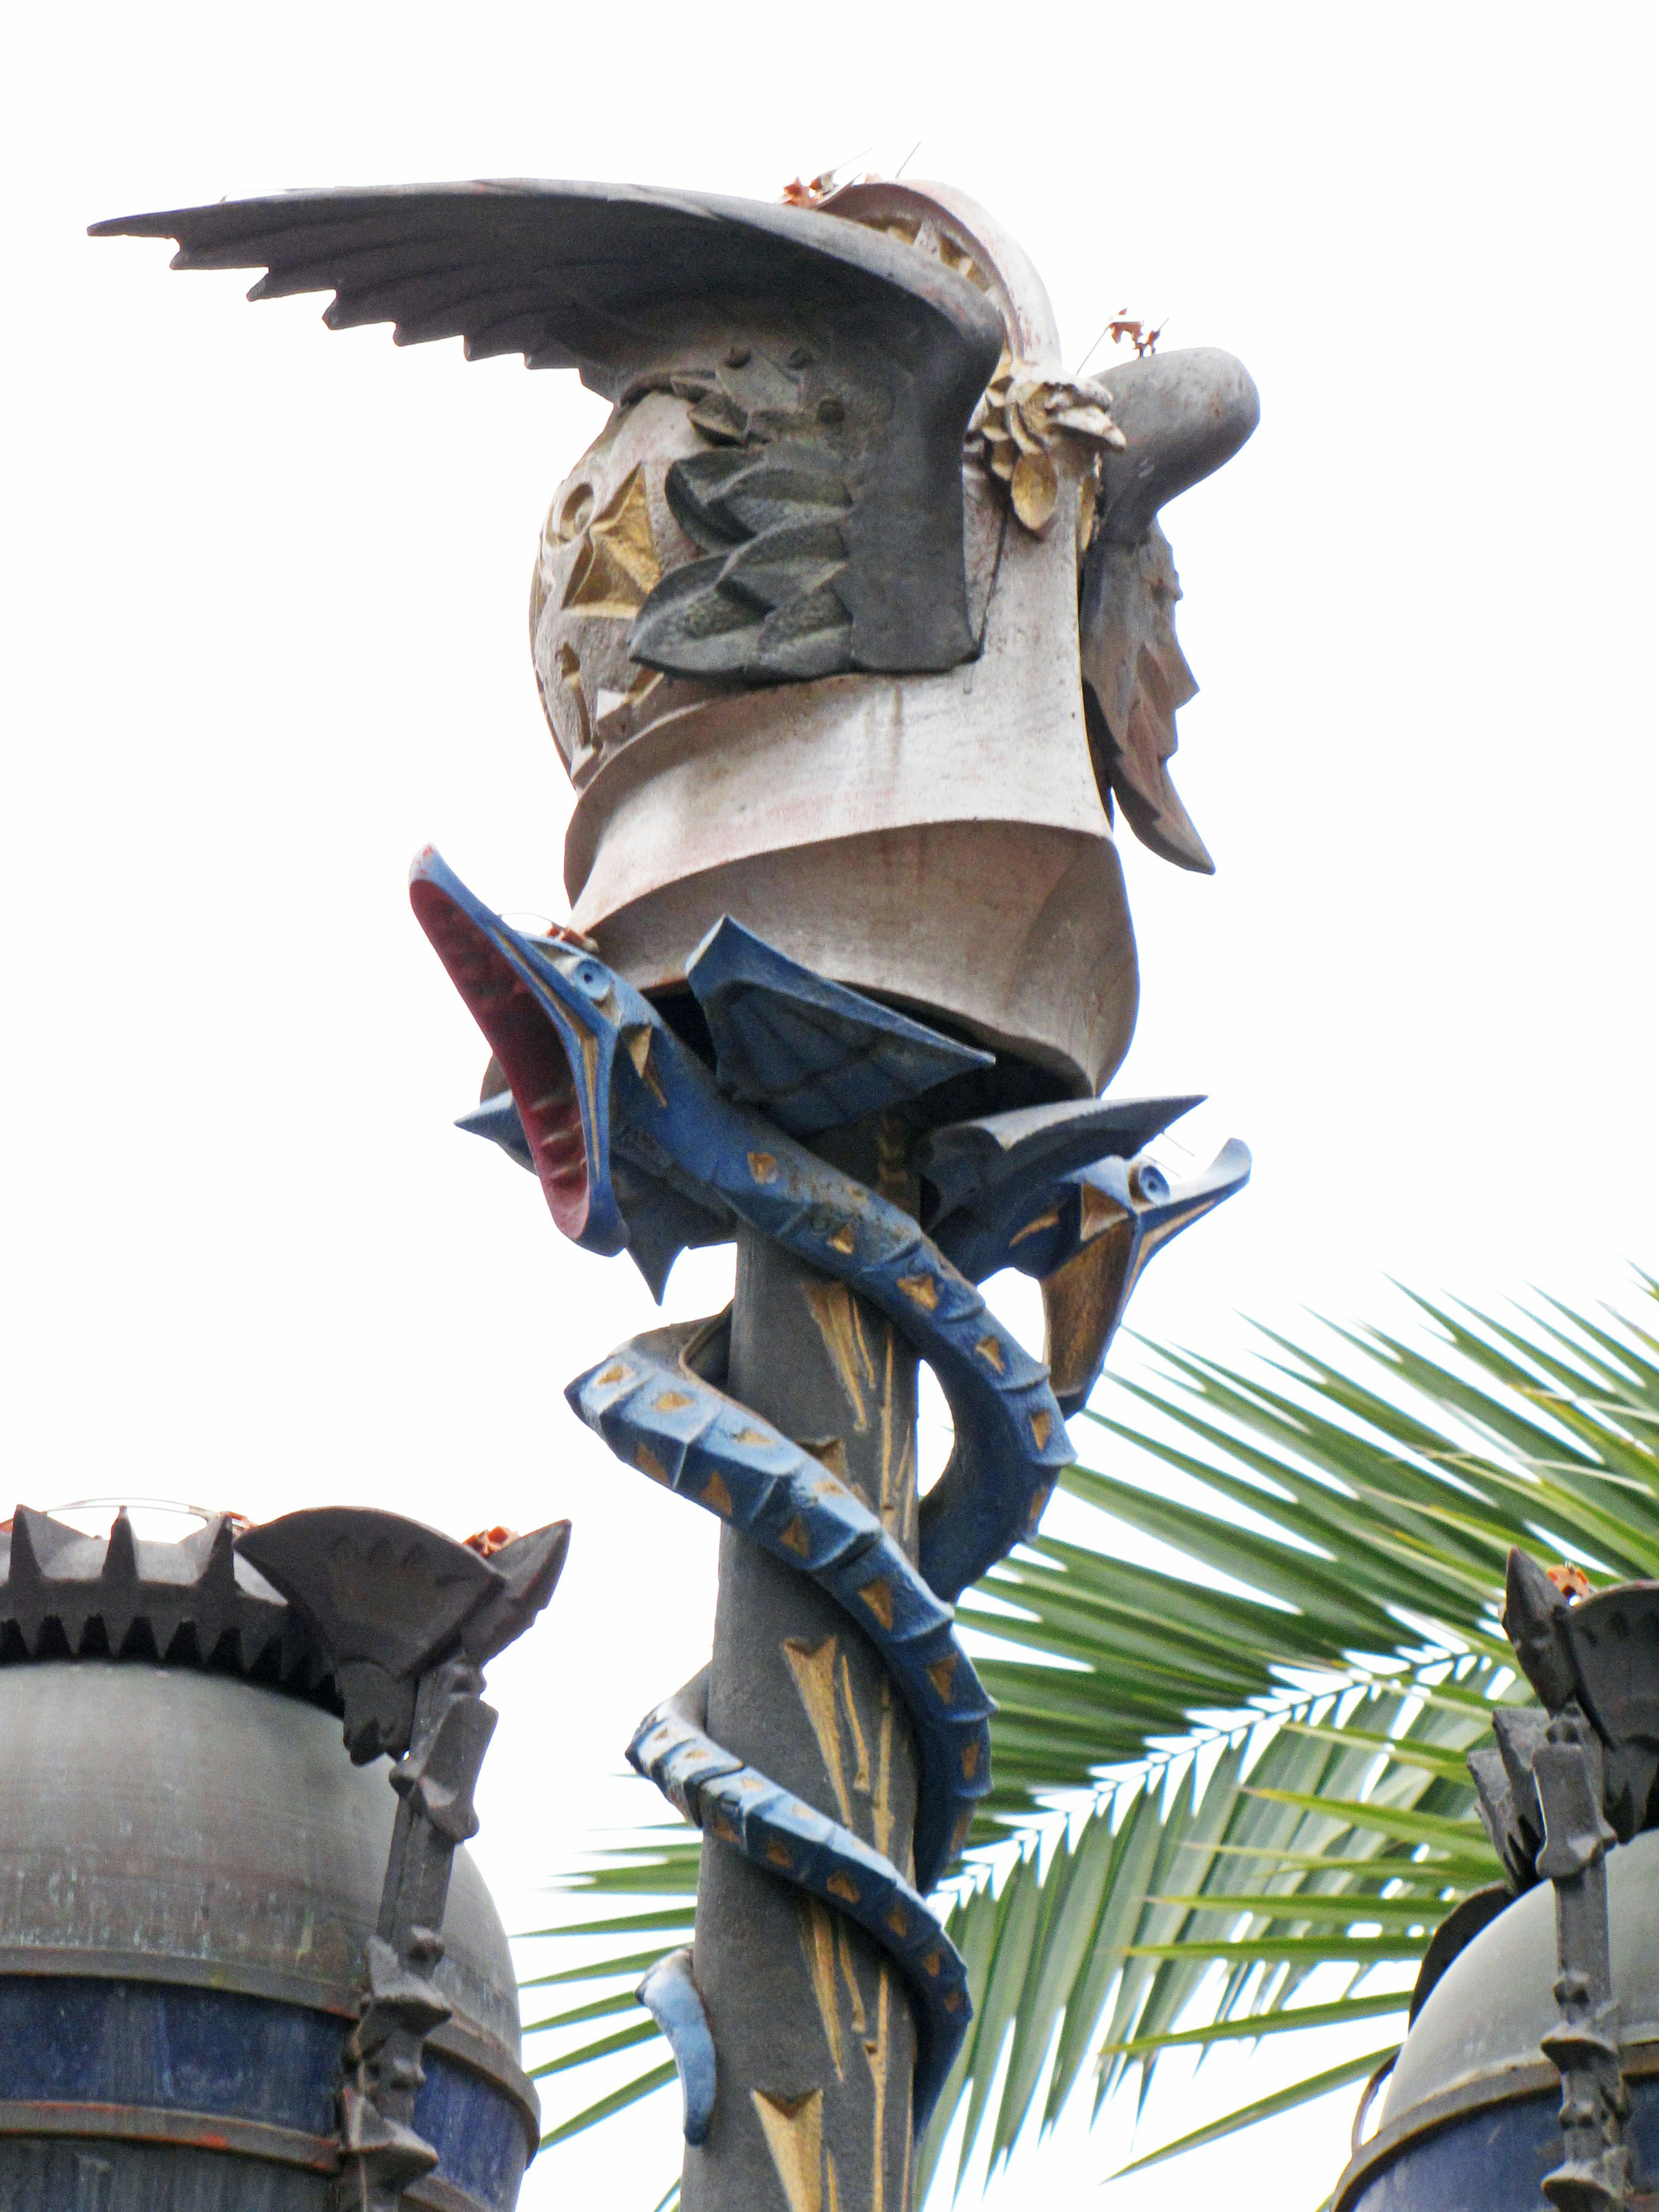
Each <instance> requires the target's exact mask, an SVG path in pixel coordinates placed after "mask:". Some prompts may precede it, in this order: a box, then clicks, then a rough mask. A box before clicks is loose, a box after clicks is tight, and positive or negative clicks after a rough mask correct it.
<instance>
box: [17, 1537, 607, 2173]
mask: <svg viewBox="0 0 1659 2212" xmlns="http://www.w3.org/2000/svg"><path fill="white" fill-rule="evenodd" d="M500 1534H501V1535H502V1536H503V1537H504V1538H505V1536H506V1532H505V1531H502V1532H500ZM568 1535H569V1523H568V1522H556V1523H554V1524H553V1525H552V1526H550V1527H549V1528H542V1529H538V1531H537V1532H536V1533H535V1534H533V1535H530V1536H524V1537H520V1538H516V1539H511V1540H508V1541H502V1542H500V1543H494V1544H489V1545H488V1546H487V1547H486V1543H485V1541H483V1540H478V1539H475V1540H474V1541H473V1542H472V1544H471V1545H464V1544H459V1543H457V1542H456V1541H454V1540H453V1538H451V1537H448V1536H443V1535H440V1534H438V1533H437V1531H436V1530H435V1529H431V1528H423V1527H422V1525H421V1524H420V1523H419V1522H414V1521H407V1520H404V1519H403V1518H401V1517H400V1516H398V1515H396V1514H392V1513H383V1512H374V1511H361V1510H350V1509H345V1508H325V1509H323V1510H313V1511H309V1512H301V1513H293V1514H289V1515H288V1516H285V1517H284V1518H283V1519H282V1520H279V1521H275V1522H267V1523H266V1524H265V1525H264V1526H263V1527H258V1528H250V1527H249V1526H248V1524H247V1522H245V1521H240V1520H237V1519H234V1518H233V1517H232V1516H228V1515H223V1514H220V1515H215V1516H212V1517H211V1518H210V1519H208V1520H206V1521H205V1522H204V1525H202V1526H201V1527H199V1528H197V1529H196V1530H195V1531H194V1533H193V1534H191V1535H189V1536H187V1537H186V1538H185V1539H184V1541H180V1542H177V1543H153V1542H149V1541H143V1540H141V1539H139V1538H137V1536H136V1535H135V1534H134V1531H133V1526H132V1522H131V1519H130V1518H129V1517H128V1515H127V1513H126V1511H125V1509H124V1510H122V1512H121V1513H120V1514H119V1515H118V1517H117V1519H116V1521H115V1522H114V1525H113V1526H112V1528H111V1530H110V1532H109V1535H108V1537H107V1539H104V1538H101V1537H92V1536H87V1535H83V1534H81V1533H79V1531H77V1530H76V1528H73V1527H72V1526H70V1524H69V1523H68V1522H65V1521H63V1520H59V1519H57V1518H54V1517H53V1516H51V1515H49V1514H46V1513H36V1512H33V1511H31V1510H30V1509H29V1508H28V1507H27V1506H26V1505H20V1506H18V1507H17V1509H16V1510H15V1513H14V1515H13V1516H12V1517H11V1519H10V1520H9V1521H8V1522H5V1523H4V1524H3V1527H0V1711H3V1712H4V1714H5V1717H6V1727H5V1729H4V1731H3V1735H4V1747H3V1752H0V1758H3V1760H4V1762H5V1765H4V1773H5V1779H6V1784H7V1787H6V1790H5V1792H4V1802H3V1808H0V1869H3V1875H4V1880H3V1890H4V1896H5V1903H4V1905H3V1908H0V2015H3V2017H4V2020H5V2023H6V2027H7V2031H8V2033H7V2035H6V2039H5V2053H6V2056H5V2059H4V2063H3V2080H0V2088H3V2097H0V2198H3V2201H4V2203H6V2204H7V2205H8V2206H9V2207H15V2208H16V2212H52V2208H55V2207H57V2206H59V2205H63V2204H67V2203H82V2202H84V2201H85V2200H86V2197H87V2193H88V2190H91V2191H94V2193H95V2195H96V2197H97V2201H98V2202H99V2203H100V2205H104V2206H106V2207H107V2208H109V2212H138V2208H140V2207H142V2208H143V2212H185V2208H188V2212H231V2208H233V2207H246V2206H247V2205H249V2204H251V2203H258V2204H260V2205H270V2206H276V2205H279V2204H280V2205H281V2206H282V2207H283V2212H347V2208H349V2212H394V2208H396V2207H398V2206H400V2205H403V2204H405V2203H406V2204H408V2205H409V2206H410V2212H417V2208H427V2212H512V2208H513V2205H514V2203H516V2202H517V2199H518V2194H519V2184H520V2178H521V2176H522V2174H523V2172H524V2169H525V2166H526V2162H527V2160H529V2158H530V2157H532V2156H533V2154H534V2152H535V2148H536V2138H537V2132H538V2112H537V2106H536V2092H535V2088H534V2085H533V2084H532V2082H531V2081H529V2080H528V2079H527V2077H526V2075H525V2073H524V2071H523V2069H522V2068H521V2066H520V2050H519V2021H518V2013H517V2008H516V2004H515V2002H514V1997H515V1992H514V1989H513V1962H512V1954H511V1953H510V1951H509V1950H508V1948H507V1936H506V1933H505V1931H504V1930H503V1929H502V1927H501V1922H500V1921H499V1919H498V1918H497V1917H496V1915H495V1908H494V1906H493V1905H492V1904H491V1903H490V1899H489V1893H488V1892H487V1891H486V1889H485V1888H484V1886H483V1881H482V1879H481V1877H480V1875H479V1874H478V1872H477V1869H476V1867H474V1866H473V1865H472V1864H471V1863H470V1862H469V1861H468V1859H467V1858H466V1857H465V1853H462V1854H461V1856H459V1857H457V1852H458V1850H459V1847H460V1846H461V1845H463V1844H465V1843H466V1842H467V1841H468V1840H469V1839H470V1838H471V1836H472V1835H473V1834H474V1833H475V1832H476V1831H477V1825H478V1824H477V1817H476V1815H475V1814H474V1812H473V1809H472V1802H471V1801H472V1789H473V1785H474V1784H475V1783H476V1781H477V1773H478V1769H479V1766H480V1765H481V1763H482V1761H483V1755H484V1753H485V1751H486V1750H487V1748H488V1747H489V1738H490V1734H491V1731H492V1729H493V1728H494V1725H495V1714H494V1713H493V1712H492V1711H491V1710H490V1708H489V1706H488V1705H485V1704H484V1702H483V1698H482V1696H481V1695H480V1692H482V1690H483V1674H482V1673H481V1671H480V1669H481V1668H482V1667H483V1665H484V1664H486V1663H487V1662H489V1660H490V1659H492V1658H493V1657H494V1656H495V1655H496V1653H498V1652H499V1651H501V1650H504V1649H505V1648H506V1646H507V1644H511V1643H512V1642H513V1640H514V1639H515V1638H517V1637H518V1636H520V1635H521V1634H522V1633H523V1632H524V1631H525V1630H526V1629H527V1628H528V1627H529V1626H530V1625H531V1623H532V1620H534V1618H535V1616H536V1615H537V1614H538V1613H539V1612H540V1611H541V1609H542V1607H544V1605H545V1604H546V1603H547V1601H548V1600H549V1598H550V1595H551V1594H552V1590H553V1587H554V1584H555V1583H556V1581H557V1579H558V1576H559V1571H560V1568H561V1567H562V1564H563V1560H564V1554H565V1547H566V1543H567V1541H568ZM486 1548H487V1549H488V1556H485V1555H484V1553H485V1550H486ZM342 1717H343V1722H344V1730H343V1733H344V1738H345V1744H344V1748H345V1751H346V1752H349V1754H350V1759H349V1761H348V1759H346V1758H345V1757H343V1755H342V1749H341V1733H342V1731H341V1725H340V1723H341V1719H342ZM383 1757H387V1758H390V1759H391V1760H392V1762H393V1763H392V1765H390V1766H389V1767H387V1766H383V1765H380V1761H381V1759H382V1758H383ZM377 1766H379V1768H380V1771H378V1772H376V1771H374V1769H375V1768H376V1767H377ZM354 1767H355V1768H356V1769H358V1770H364V1771H357V1772H354V1771H353V1769H354ZM388 1783H389V1784H391V1787H390V1789H388V1788H387V1784H388ZM394 1793H395V1796H394ZM394 1803H395V1806H396V1810H395V1813H394V1810H393V1807H394Z"/></svg>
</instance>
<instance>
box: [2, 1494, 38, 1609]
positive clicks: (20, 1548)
mask: <svg viewBox="0 0 1659 2212" xmlns="http://www.w3.org/2000/svg"><path fill="white" fill-rule="evenodd" d="M32 1518H33V1516H32V1515H31V1513H30V1511H29V1509H28V1507H27V1505H19V1506H15V1507H14V1509H13V1511H12V1516H11V1564H10V1565H9V1568H8V1569H7V1571H6V1587H7V1589H8V1591H9V1593H10V1594H11V1595H13V1597H14V1599H15V1595H16V1593H17V1592H18V1591H20V1590H32V1589H39V1588H40V1581H41V1574H40V1559H39V1558H38V1557H37V1555H36V1553H35V1549H34V1540H33V1537H32V1536H31V1535H30V1534H29V1522H30V1520H31V1519H32Z"/></svg>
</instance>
